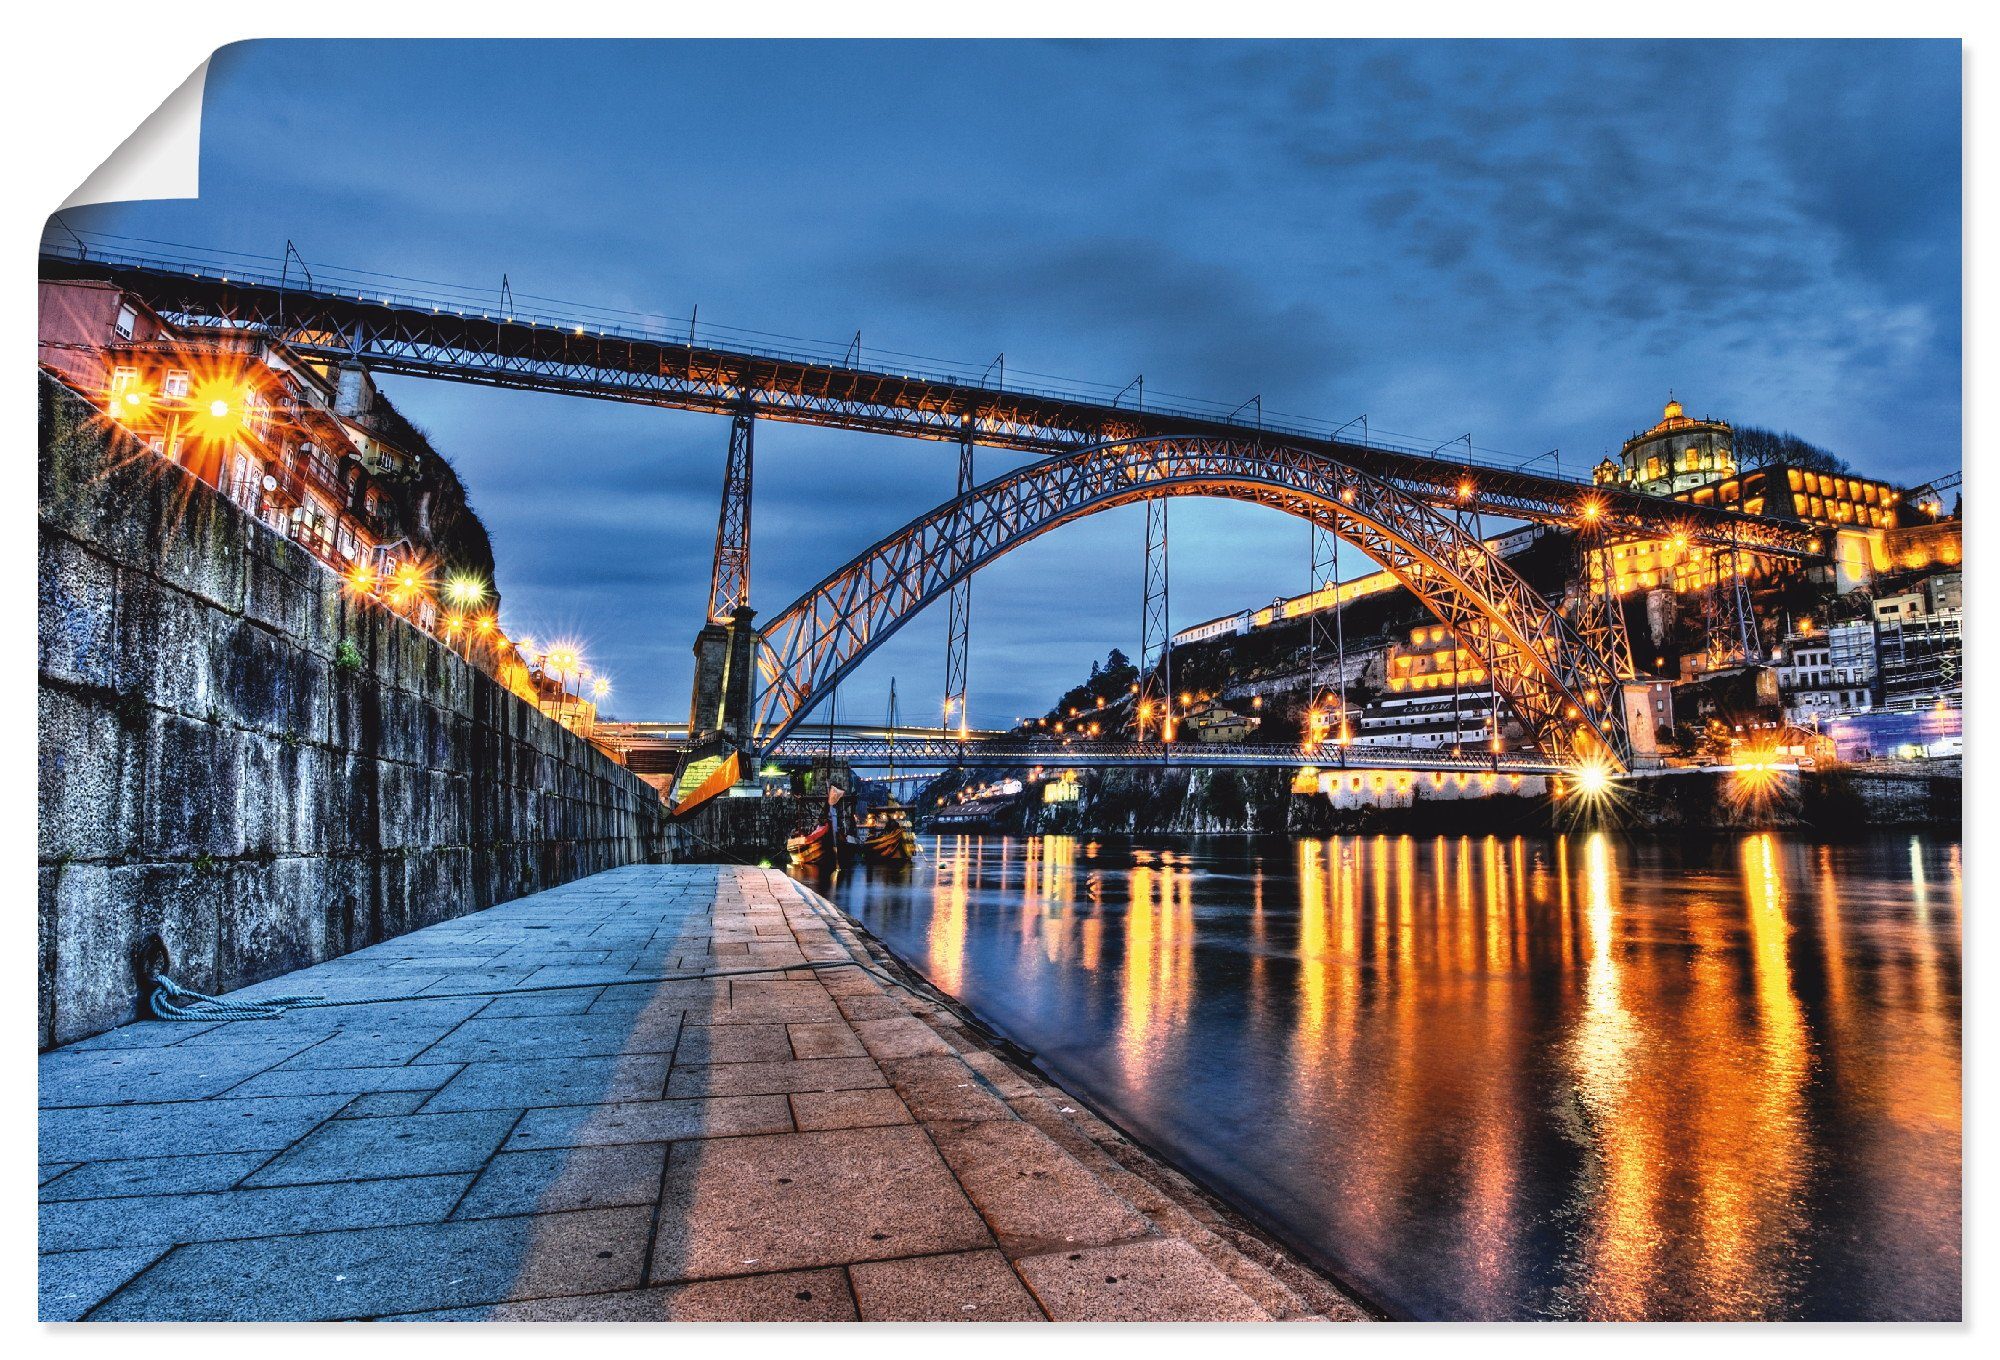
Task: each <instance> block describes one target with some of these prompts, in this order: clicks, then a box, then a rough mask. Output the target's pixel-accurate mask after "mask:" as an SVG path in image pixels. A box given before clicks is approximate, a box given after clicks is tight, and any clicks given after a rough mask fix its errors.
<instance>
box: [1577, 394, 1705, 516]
mask: <svg viewBox="0 0 2000 1360" xmlns="http://www.w3.org/2000/svg"><path fill="white" fill-rule="evenodd" d="M1733 443H1734V440H1733V438H1732V434H1731V431H1730V428H1729V422H1728V421H1726V420H1711V419H1708V418H1707V417H1703V418H1702V419H1700V420H1696V419H1694V418H1692V417H1691V416H1689V415H1688V414H1687V412H1686V410H1685V409H1684V408H1683V407H1682V406H1681V404H1680V403H1679V402H1678V401H1675V400H1674V399H1673V398H1672V396H1671V395H1670V396H1669V397H1668V399H1667V405H1666V409H1665V410H1664V411H1663V412H1662V413H1661V416H1660V423H1659V424H1657V425H1655V426H1654V427H1653V428H1652V429H1650V430H1647V431H1646V432H1645V433H1644V434H1635V435H1633V436H1632V437H1631V438H1630V439H1628V440H1626V441H1625V446H1624V448H1623V449H1622V450H1620V452H1619V455H1618V459H1617V461H1613V460H1612V459H1609V458H1607V459H1605V460H1604V461H1603V462H1601V463H1599V464H1598V465H1597V468H1596V470H1595V473H1594V477H1595V480H1596V482H1597V484H1598V485H1599V486H1622V487H1625V488H1627V489H1628V490H1632V491H1643V492H1645V493H1647V494H1648V495H1652V496H1671V495H1674V494H1676V493H1678V492H1681V491H1688V490H1692V489H1693V488H1695V487H1697V486H1705V485H1707V484H1708V483H1710V482H1713V481H1715V480H1716V479H1718V478H1721V477H1729V476H1733V475H1734V474H1735V472H1736V455H1735V453H1734V452H1733V451H1732V445H1733Z"/></svg>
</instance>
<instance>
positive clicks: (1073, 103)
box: [68, 42, 1961, 724]
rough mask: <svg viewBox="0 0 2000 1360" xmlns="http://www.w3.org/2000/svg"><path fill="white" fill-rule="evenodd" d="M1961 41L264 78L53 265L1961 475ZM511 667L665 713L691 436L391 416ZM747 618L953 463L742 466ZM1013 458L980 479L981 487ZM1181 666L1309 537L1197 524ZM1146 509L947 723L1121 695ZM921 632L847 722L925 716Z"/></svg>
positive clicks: (1347, 46) (838, 454) (591, 62)
mask: <svg viewBox="0 0 2000 1360" xmlns="http://www.w3.org/2000/svg"><path fill="white" fill-rule="evenodd" d="M1960 155H1961V153H1960V53H1959V48H1958V45H1957V44H1956V43H1945V42H1936V43H1907V42H1896V43H1886V42H1792V43H1765V42H1737V43H1693V42H1672V43H1576V44H1567V43H1531V42H1520V43H1443V42H1439V43H1378V42H1367V43H1355V42H1332V43H1212V44H1192V43H1190V44H1184V43H1167V42H1146V43H1112V44H1098V43H1054V44H1031V43H1014V42H1006V43H991V44H977V43H821V44H815V43H798V42H772V43H692V42H690V43H668V42H657V43H501V42H493V43H474V42H447V43H334V42H269V43H250V44H244V45H239V46H235V47H230V48H226V49H224V50H223V51H222V52H220V53H219V54H217V56H216V58H215V61H214V64H213V67H212V69H211V75H210V78H209V83H208V91H207V104H206V109H205V116H204V128H203V146H202V190H203V192H202V196H201V198H200V199H199V200H198V201H194V202H188V203H172V202H159V203H140V204H120V205H108V206H104V207H98V208H91V209H85V210H80V211H75V212H72V213H70V214H69V215H68V216H69V220H71V221H72V223H74V224H75V225H77V226H79V227H82V228H87V229H94V230H100V231H109V232H118V233H124V234H130V235H137V236H149V237H157V238H161V239H164V240H169V241H176V242H186V243H192V244H198V245H205V246H212V247H217V248H223V249H231V250H244V251H253V252H259V253H264V254H270V255H276V254H278V253H279V252H280V251H281V250H282V248H283V244H284V242H285V240H286V239H287V238H289V239H291V240H293V241H295V242H296V243H297V244H298V246H299V248H300V250H301V251H302V252H303V253H304V255H305V258H306V259H307V260H308V261H309V262H319V263H322V264H324V265H328V266H340V267H347V268H360V269H378V270H384V271H390V272H394V273H399V274H404V275H411V276H416V277H420V278H427V279H434V280H439V281H443V282H447V283H453V284H460V285H468V286H477V287H495V286H497V284H498V281H499V278H500V275H501V274H502V273H503V272H505V273H506V274H508V275H509V277H510V278H511V280H512V282H513V285H514V287H515V289H516V290H517V291H520V292H530V293H535V294H540V295H544V296H549V297H556V298H566V299H574V300H577V301H580V302H585V303H591V304H597V305H605V306H617V307H630V308H633V309H636V310H643V311H648V312H653V313H660V314H667V315H682V316H684V315H686V314H687V311H688V309H689V308H690V307H691V306H694V305H696V304H698V305H699V306H700V309H701V316H702V317H703V319H704V320H708V319H713V320H714V321H716V322H718V323H724V324H729V325H735V326H741V327H749V328H756V329H761V330H767V331H772V332H779V333H783V334H787V335H795V336H801V337H807V338H812V339H820V340H833V339H840V340H844V339H845V338H846V337H848V336H851V335H852V334H853V333H854V331H855V330H857V329H859V330H861V331H862V332H863V336H864V343H867V344H874V345H880V346H882V347H885V348H891V349H896V350H902V351H907V352H913V353H920V354H927V355H935V356H940V357H943V358H946V359H952V360H958V361H961V362H963V363H966V364H968V365H970V366H972V367H974V368H976V367H978V366H980V365H983V364H984V363H985V362H986V360H988V359H989V358H991V357H992V356H993V355H994V354H996V353H999V352H1001V351H1004V352H1005V353H1006V355H1007V362H1008V365H1009V367H1010V368H1016V369H1034V370H1039V371H1041V372H1045V373H1052V374H1061V375H1065V376H1070V377H1075V378H1079V379H1088V380H1096V381H1110V382H1114V383H1118V382H1123V381H1125V380H1126V379H1128V378H1130V377H1131V376H1132V375H1134V374H1138V373H1144V374H1145V376H1146V388H1147V391H1148V392H1149V393H1184V394H1189V395H1193V396H1199V397H1204V398H1211V399H1218V400H1225V401H1230V402H1233V401H1236V400H1239V399H1244V398H1248V397H1250V396H1251V395H1253V394H1261V395H1262V397H1263V400H1264V404H1265V406H1266V408H1267V409H1270V410H1273V411H1284V412H1291V413H1297V414H1299V415H1303V416H1309V417H1313V418H1320V419H1332V420H1345V419H1347V418H1348V417H1349V416H1352V415H1358V414H1360V413H1361V412H1364V411H1365V412H1367V413H1368V414H1369V416H1370V419H1371V423H1372V424H1373V426H1374V427H1375V428H1377V429H1385V430H1393V431H1397V432H1402V433H1407V434H1409V435H1412V436H1416V437H1423V438H1427V439H1429V440H1430V441H1432V442H1441V441H1443V440H1446V439H1449V438H1451V437H1453V436H1455V435H1459V434H1463V433H1465V432H1467V431H1470V432H1471V433H1472V435H1473V438H1474V440H1475V441H1476V442H1477V443H1478V444H1479V445H1481V446H1483V447H1485V448H1489V449H1494V450H1504V451H1510V452H1512V453H1516V454H1519V455H1520V456H1522V457H1524V458H1525V457H1528V456H1531V455H1534V454H1537V453H1540V452H1541V451H1543V450H1545V449H1549V448H1560V449H1561V450H1562V457H1563V462H1564V466H1565V467H1566V468H1580V467H1582V466H1584V465H1586V464H1587V463H1588V462H1593V461H1595V460H1596V459H1597V458H1598V457H1600V456H1602V454H1603V453H1604V452H1605V451H1606V450H1607V449H1615V448H1616V446H1617V445H1618V443H1619V442H1620V441H1621V440H1622V439H1624V438H1625V437H1626V436H1627V435H1629V434H1630V433H1631V432H1632V431H1633V430H1635V429H1637V428H1642V427H1643V426H1645V425H1647V424H1650V423H1651V422H1652V421H1653V420H1654V419H1656V418H1657V416H1658V411H1659V407H1660V405H1661V403H1662V402H1663V401H1664V400H1665V397H1666V393H1667V390H1668V389H1669V388H1671V389H1673V390H1674V391H1675V392H1676V393H1677V394H1679V395H1680V396H1681V398H1682V399H1683V400H1684V401H1686V403H1687V404H1688V406H1689V408H1690V411H1691V413H1707V414H1713V415H1716V416H1720V417H1722V418H1725V419H1730V420H1734V421H1738V422H1742V423H1750V424H1759V425H1766V426H1771V427H1774V428H1778V429H1790V430H1792V431H1795V432H1796V433H1798V434H1801V435H1804V436H1806V437H1807V438H1810V439H1813V440H1815V441H1816V442H1819V443H1821V444H1824V445H1827V446H1829V447H1831V448H1833V449H1835V450H1837V451H1839V452H1840V453H1842V454H1844V455H1846V456H1847V457H1849V458H1850V459H1851V460H1852V461H1853V462H1854V463H1855V465H1856V466H1857V467H1858V468H1861V469H1863V470H1866V471H1868V472H1871V473H1874V474H1877V475H1882V476H1887V477H1891V478H1895V479H1900V480H1914V481H1920V480H1924V479H1926V478H1928V477H1930V476H1934V475H1936V474H1938V473H1941V472H1943V471H1945V470H1947V469H1950V468H1953V467H1956V466H1957V465H1958V463H1959V459H1960V438H1961V433H1960V431H1961V426H1960V396H1961V376H1960V375H1961V359H1960V327H1961V318H1960V302H1959V299H1960ZM384 386H385V387H386V388H387V389H388V391H389V392H390V393H391V395H392V396H393V397H394V398H395V399H396V401H397V402H398V404H399V405H401V406H402V407H403V408H404V410H405V411H406V412H407V413H408V414H409V415H410V416H411V417H412V418H413V419H415V420H416V421H417V422H418V423H419V424H421V425H423V426H424V427H425V428H426V429H428V430H429V432H430V433H431V435H432V437H433V438H434V440H435V441H436V443H437V444H438V446H439V448H440V449H441V450H443V451H444V452H445V453H446V455H447V456H449V457H450V458H451V459H452V460H453V462H454V463H455V465H456V466H457V467H458V468H459V470H460V472H461V474H462V475H463V476H464V478H465V480H466V482H467V484H468V486H469V487H470V489H471V493H472V497H473V501H474V504H475V506H476V507H477V508H478V510H479V511H480V512H481V514H482V515H483V517H484V518H485V520H486V522H487V524H488V526H489V528H490V529H491V530H492V532H493V535H494V539H495V545H496V548H497V551H498V553H499V558H500V573H499V575H500V585H501V588H502V589H503V590H504V591H505V593H506V597H507V601H508V613H509V615H510V620H509V621H510V622H511V623H512V625H513V626H514V627H515V628H516V629H517V630H518V631H522V632H528V633H531V634H534V635H536V636H546V635H550V634H553V633H557V632H569V633H572V634H574V635H576V636H578V637H580V638H581V639H582V640H583V641H584V643H585V645H586V649H587V651H588V652H589V654H590V656H591V657H592V658H593V659H594V660H595V661H596V662H597V663H598V664H600V665H601V666H602V667H603V668H604V669H605V670H606V671H608V672H609V673H610V674H611V676H612V677H613V679H614V682H615V684H616V687H617V688H616V691H615V694H614V696H613V698H612V700H611V701H610V704H609V708H610V710H611V711H613V712H615V713H616V714H618V715H619V716H623V717H634V718H638V717H669V718H678V717H680V716H682V715H683V713H684V712H685V708H686V703H687V689H688V676H689V674H690V655H689V645H690V643H691V641H692V637H693V633H694V630H695V628H696V626H697V625H698V623H699V621H700V616H701V612H702V609H703V606H704V602H705V598H706V592H707V586H708V558H709V550H710V544H711V541H712V538H713V535H714V528H715V513H716V496H717V492H718V489H719V479H720V475H721V461H722V456H723V452H724V449H725V447H726V445H727V440H728V426H727V422H726V421H725V420H723V419H721V418H719V417H708V416H694V415H685V414H679V413H674V412H664V411H657V410H649V409H644V408H639V407H627V406H620V405H613V404H609V403H598V402H588V401H581V400H576V399H570V398H560V397H550V396H538V395H534V394H526V393H510V392H496V391H488V390H483V389H475V388H461V387H455V386H452V385H449V384H440V383H430V382H422V381H418V380H412V379H400V380H399V379H386V380H385V381H384ZM757 454H758V467H757V499H756V508H755V542H754V553H755V566H754V590H753V599H752V603H753V604H755V605H757V606H758V608H759V610H760V612H761V613H763V614H764V615H766V616H768V615H770V614H772V613H775V612H776V611H777V610H778V609H780V608H782V607H783V606H784V605H785V604H787V603H789V602H790V601H791V600H792V599H793V598H795V597H796V596H797V595H798V594H800V593H801V592H802V591H803V590H805V589H806V588H807V587H809V586H810V585H811V584H812V583H813V582H814V581H816V580H818V579H819V577H821V576H822V575H824V574H825V573H826V572H827V571H829V570H831V569H833V568H834V567H836V566H838V565H839V564H840V563H841V562H843V561H845V560H846V559H847V558H848V557H849V556H851V555H852V554H853V553H855V552H857V551H859V550H860V549H862V548H863V547H865V546H866V545H867V544H868V543H870V542H872V541H873V540H874V539H876V538H878V537H880V536H881V535H883V534H885V533H887V532H889V531H891V530H893V529H895V528H896V527H898V526H900V525H901V524H902V523H904V522H905V521H907V520H909V519H911V518H914V517H915V516H916V515H917V514H919V513H920V512H922V511H923V510H925V509H927V508H929V507H930V506H931V505H933V504H935V503H936V502H938V501H940V500H942V499H944V498H946V497H947V496H949V495H950V494H951V491H952V484H953V478H954V474H955V461H954V456H953V454H952V451H951V449H950V448H949V446H946V445H941V444H933V443H926V442H917V441H901V440H895V439H889V438H883V437H879V436H862V435H854V434H846V433H841V432H833V431H821V430H814V429H809V428H805V427H800V426H787V425H778V424H774V423H768V422H767V423H765V424H763V425H761V426H760V428H759V435H758V447H757ZM1013 461H1014V460H1012V459H1010V458H1009V457H1008V456H1007V455H1003V454H1000V453H994V452H988V453H985V454H984V455H983V456H982V462H981V473H982V475H985V474H988V473H996V472H998V471H1000V470H1001V469H1002V468H1003V467H1006V466H1010V465H1011V464H1012V462H1013ZM1173 521H1174V527H1173V534H1174V548H1175V556H1174V561H1175V570H1174V573H1173V590H1174V596H1173V598H1174V619H1175V623H1176V626H1179V625H1181V624H1184V623H1190V622H1195V621H1198V620H1200V619H1203V618H1208V617H1212V616H1214V615H1217V614H1221V613H1224V612H1227V611H1229V610H1232V609H1235V608H1238V607H1240V606H1242V605H1244V604H1247V603H1261V602H1263V601H1266V600H1268V599H1269V598H1270V597H1271V596H1273V595H1275V594H1280V593H1293V592H1296V591H1298V590H1301V589H1303V588H1304V587H1305V584H1306V579H1307V575H1308V561H1307V543H1306V530H1305V528H1304V526H1303V525H1301V524H1299V523H1297V522H1296V521H1291V520H1287V519H1285V518H1283V517H1281V516H1277V515H1275V514H1273V513H1272V512H1269V511H1262V510H1256V509H1252V508H1248V507H1243V506H1234V505H1224V504H1218V503H1211V502H1193V501H1185V500H1184V501H1180V502H1177V503H1176V504H1175V507H1174V510H1173ZM1141 535H1142V519H1141V512H1140V511H1139V510H1138V509H1137V508H1136V507H1134V508H1130V509H1127V510H1124V511H1119V512H1113V513H1110V514H1106V515H1102V516H1098V517H1096V518H1095V519H1092V520H1088V521H1085V522H1083V523H1080V524H1077V525H1074V526H1071V527H1070V528H1068V529H1065V530H1063V531H1061V532H1058V533H1055V534H1051V535H1048V536H1046V537H1044V538H1043V539H1040V540H1038V541H1037V542H1035V543H1033V544H1030V545H1029V546H1028V547H1026V548H1024V549H1022V550H1020V551H1018V552H1016V553H1014V554H1013V555H1011V556H1009V557H1008V558H1006V559H1003V560H1002V561H1001V562H999V563H998V564H996V565H995V566H994V567H992V568H991V569H989V570H988V571H987V572H985V573H982V575H981V576H980V578H979V579H978V581H977V582H976V584H975V590H974V593H975V602H974V614H973V661H972V713H973V718H974V721H975V722H981V723H993V724H1004V723H1006V722H1008V721H1011V720H1012V719H1013V718H1014V717H1015V716H1016V715H1019V714H1024V713H1030V712H1036V711H1039V710H1041V709H1042V708H1043V707H1045V706H1046V705H1047V704H1048V703H1049V702H1051V701H1052V700H1053V699H1054V697H1055V696H1056V695H1057V694H1058V693H1060V692H1061V690H1062V689H1064V688H1065V687H1067V686H1068V685H1069V684H1071V683H1073V682H1074V681H1075V680H1076V679H1077V678H1079V677H1080V676H1081V674H1082V673H1083V672H1084V671H1086V670H1087V669H1088V666H1089V662H1090V660H1091V659H1092V658H1093V657H1099V656H1102V655H1103V654H1104V653H1105V651H1106V650H1107V649H1109V648H1110V647H1113V646H1121V647H1124V648H1125V649H1126V650H1127V651H1136V649H1137V633H1138V627H1139V606H1140V598H1139V597H1140V558H1141ZM943 614H944V611H943V608H942V606H941V605H940V606H939V607H937V608H934V609H933V610H931V611H930V612H929V613H927V614H926V615H924V616H922V617H920V618H918V619H917V620H915V621H914V622H912V623H911V624H910V625H908V626H907V627H905V628H904V629H903V630H902V631H901V632H900V633H898V634H897V635H896V637H895V638H893V639H892V640H891V641H890V642H889V643H888V644H887V645H886V646H884V647H883V649H882V650H881V651H879V652H878V653H876V655H875V656H874V657H873V658H871V659H870V661H869V662H868V663H867V665H866V666H865V667H864V668H863V670H862V671H861V672H859V673H858V674H857V676H856V677H854V678H853V679H852V680H851V681H850V682H849V684H848V685H847V687H846V688H845V689H844V690H843V692H842V695H841V710H842V714H843V716H854V717H860V718H871V717H879V716H880V714H881V713H882V711H883V708H884V700H885V696H886V693H887V689H888V684H889V679H890V677H891V676H892V675H893V676H895V677H896V678H897V682H898V683H897V687H898V691H899V693H900V694H901V695H902V696H903V700H904V711H905V712H906V713H907V714H909V715H910V716H911V717H912V718H915V717H917V716H918V715H920V714H922V713H924V712H925V711H926V710H927V709H931V708H934V705H935V700H936V696H937V695H938V693H939V691H940V689H941V684H942V671H943V652H944V631H945V621H944V617H943Z"/></svg>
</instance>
